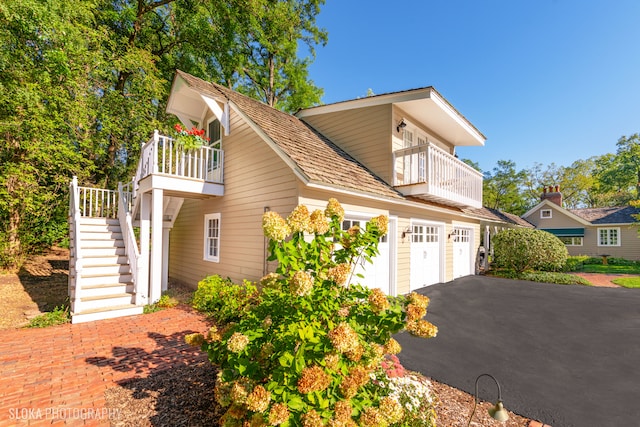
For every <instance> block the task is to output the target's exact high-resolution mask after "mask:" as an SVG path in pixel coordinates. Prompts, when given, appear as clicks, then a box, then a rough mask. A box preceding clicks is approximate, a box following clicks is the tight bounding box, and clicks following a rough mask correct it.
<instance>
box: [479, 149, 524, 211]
mask: <svg viewBox="0 0 640 427" xmlns="http://www.w3.org/2000/svg"><path fill="white" fill-rule="evenodd" d="M525 179H526V173H525V171H517V170H516V164H515V163H514V162H513V161H511V160H499V161H498V165H497V166H496V167H495V168H493V173H491V172H485V173H484V181H483V190H482V203H483V204H484V206H487V207H489V208H492V209H498V210H501V211H505V212H509V213H512V214H515V215H522V214H523V213H525V212H526V211H527V203H526V200H525V198H524V197H523V195H522V192H521V188H522V185H523V184H524V182H525Z"/></svg>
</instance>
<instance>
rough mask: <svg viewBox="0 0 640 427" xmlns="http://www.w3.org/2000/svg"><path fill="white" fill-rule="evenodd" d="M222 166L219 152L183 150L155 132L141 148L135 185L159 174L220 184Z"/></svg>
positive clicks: (213, 150) (222, 154)
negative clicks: (149, 176) (143, 179)
mask: <svg viewBox="0 0 640 427" xmlns="http://www.w3.org/2000/svg"><path fill="white" fill-rule="evenodd" d="M223 165H224V152H223V151H222V150H220V149H218V148H211V147H206V146H203V147H201V148H198V149H195V150H184V149H183V148H182V147H180V146H178V145H177V144H176V143H175V140H174V139H173V138H169V137H168V136H164V135H160V134H159V133H158V131H156V132H155V133H154V135H153V138H152V139H151V141H149V142H147V143H146V144H144V145H143V146H142V153H141V157H140V162H139V163H138V171H137V172H136V178H135V182H139V181H140V180H141V179H142V178H144V177H146V176H148V175H151V174H158V173H159V174H166V175H171V176H176V177H183V178H192V179H198V180H202V181H205V182H212V183H216V184H222V183H223V176H224V173H223Z"/></svg>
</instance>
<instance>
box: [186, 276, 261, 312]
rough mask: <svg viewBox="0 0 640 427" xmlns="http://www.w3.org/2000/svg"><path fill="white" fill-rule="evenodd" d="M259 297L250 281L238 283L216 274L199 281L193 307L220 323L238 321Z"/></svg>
mask: <svg viewBox="0 0 640 427" xmlns="http://www.w3.org/2000/svg"><path fill="white" fill-rule="evenodd" d="M257 298H258V289H257V287H256V286H255V285H253V284H251V283H250V282H246V281H245V282H244V283H242V284H241V285H237V284H235V283H233V282H232V281H231V279H229V278H226V279H224V278H222V277H220V276H219V275H217V274H216V275H213V276H208V277H206V278H204V279H203V280H201V281H200V282H199V283H198V289H197V290H196V292H195V294H194V295H193V307H194V308H195V309H196V310H199V311H202V312H205V313H207V314H208V315H210V316H211V317H212V318H213V319H215V320H216V321H217V322H219V323H228V322H236V321H238V320H240V318H241V317H242V316H243V315H244V314H245V313H247V312H248V311H249V310H250V309H251V307H252V306H253V305H254V304H255V303H256V299H257Z"/></svg>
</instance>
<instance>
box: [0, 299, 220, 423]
mask: <svg viewBox="0 0 640 427" xmlns="http://www.w3.org/2000/svg"><path fill="white" fill-rule="evenodd" d="M207 329H208V326H207V323H206V322H205V320H204V318H203V316H201V315H200V314H198V313H195V312H193V311H191V310H189V309H186V308H173V309H167V310H163V311H159V312H156V313H152V314H146V315H139V316H131V317H123V318H119V319H109V320H101V321H97V322H91V323H81V324H76V325H71V324H68V325H61V326H55V327H51V328H45V329H27V330H26V329H16V330H6V331H2V335H1V339H0V427H8V426H20V425H91V426H94V425H95V426H108V425H109V416H110V415H112V414H109V412H108V411H107V409H106V408H105V399H104V392H105V390H106V389H108V388H110V387H113V386H114V385H116V384H117V383H118V382H120V381H123V380H128V379H132V378H143V377H146V376H148V375H149V374H150V373H153V372H157V371H160V370H164V369H169V368H172V367H180V366H186V365H190V364H193V363H195V362H200V361H203V360H206V356H205V355H204V354H203V353H202V352H201V351H200V350H199V349H195V348H193V347H190V346H188V345H186V344H185V343H184V336H185V335H186V334H189V333H193V332H206V330H207Z"/></svg>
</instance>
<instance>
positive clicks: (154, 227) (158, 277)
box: [149, 188, 164, 303]
mask: <svg viewBox="0 0 640 427" xmlns="http://www.w3.org/2000/svg"><path fill="white" fill-rule="evenodd" d="M151 194H152V196H151V202H152V205H153V208H152V212H151V257H150V261H151V262H150V266H149V273H150V274H149V282H150V283H149V303H154V302H157V301H158V300H159V299H160V296H161V294H162V252H163V249H162V243H163V242H162V234H163V233H162V228H163V226H162V225H163V224H162V223H163V217H164V212H163V210H164V209H163V203H162V196H163V191H162V189H160V188H154V189H153V190H151Z"/></svg>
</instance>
